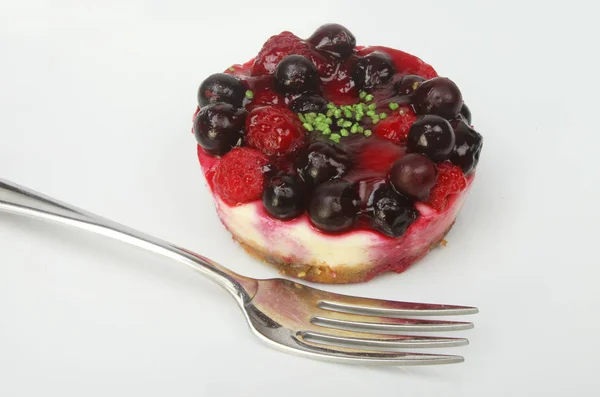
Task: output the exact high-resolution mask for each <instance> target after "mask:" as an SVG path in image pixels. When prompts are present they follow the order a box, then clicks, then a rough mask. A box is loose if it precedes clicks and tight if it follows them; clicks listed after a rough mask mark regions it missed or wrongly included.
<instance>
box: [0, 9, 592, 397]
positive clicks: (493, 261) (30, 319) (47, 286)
mask: <svg viewBox="0 0 600 397" xmlns="http://www.w3.org/2000/svg"><path fill="white" fill-rule="evenodd" d="M125 3H126V5H125ZM593 4H594V2H592V1H587V2H584V1H562V2H558V1H556V2H555V1H552V2H550V1H522V0H521V1H508V0H504V1H501V2H496V3H495V4H494V5H487V4H486V5H484V2H482V1H475V0H474V1H469V2H466V1H465V2H460V1H445V0H440V1H437V2H432V1H413V2H405V1H395V2H383V1H380V2H368V1H367V2H365V1H360V2H359V1H356V2H355V1H347V0H345V1H308V0H304V1H301V2H300V1H298V2H283V1H271V2H268V1H258V0H251V1H246V2H239V1H234V0H227V1H215V2H206V1H199V0H196V1H185V2H184V1H169V2H167V1H159V0H154V1H141V0H140V1H129V2H124V1H117V0H111V1H108V0H105V1H102V2H94V3H92V2H87V3H85V2H83V1H66V0H62V1H58V0H54V1H41V0H40V1H31V0H29V1H7V0H2V1H0V138H1V141H0V176H1V177H4V178H8V179H10V180H13V181H15V182H18V183H20V184H24V185H27V186H29V187H31V188H33V189H35V190H38V191H42V192H44V193H46V194H50V195H52V196H55V197H57V198H60V199H62V200H64V201H67V202H70V203H72V204H75V205H78V206H80V207H83V208H86V209H88V210H91V211H93V212H96V213H99V214H101V215H104V216H107V217H109V218H112V219H114V220H117V221H119V222H122V223H125V224H128V225H130V226H133V227H136V228H138V229H142V230H144V231H147V232H149V233H152V234H155V235H157V236H159V237H162V238H165V239H168V240H170V241H172V242H175V243H177V244H180V245H183V246H185V247H188V248H190V249H192V250H196V251H198V252H200V253H202V254H205V255H207V256H209V257H211V258H213V259H215V260H216V261H218V262H221V263H223V264H225V265H227V266H229V267H231V268H233V269H235V270H236V271H238V272H241V273H243V274H247V275H250V276H255V277H272V276H275V274H276V272H275V271H274V270H273V269H271V268H269V267H267V266H264V265H262V264H259V263H257V262H256V261H254V260H253V259H250V258H249V257H247V256H246V255H245V254H244V253H243V251H242V250H241V249H240V248H239V247H238V246H237V245H236V244H234V243H233V242H232V241H231V239H230V237H229V236H228V234H227V233H226V231H225V230H224V229H223V227H222V226H221V225H220V224H219V222H218V220H217V217H216V214H215V212H214V210H213V207H212V203H211V200H210V197H209V195H208V192H207V190H206V188H205V186H204V182H203V177H202V174H201V172H200V168H199V166H198V164H197V160H196V155H195V150H196V149H195V142H194V138H193V136H192V135H191V134H190V132H189V131H190V127H191V115H192V112H193V110H194V106H195V96H196V89H197V86H198V85H199V83H200V82H201V81H202V80H203V78H204V77H206V76H207V75H209V74H210V73H213V72H216V71H222V70H223V69H224V68H226V67H228V66H230V65H231V64H233V63H237V62H243V61H246V60H247V59H249V58H251V57H252V56H254V55H255V54H256V53H257V52H258V50H259V49H260V47H261V45H262V43H263V42H264V41H265V40H266V39H267V38H268V37H269V36H270V35H272V34H275V33H278V32H280V31H282V30H291V31H293V32H295V33H296V34H298V35H300V36H302V37H307V36H309V35H310V34H311V32H312V31H313V30H314V29H315V28H316V27H317V26H319V25H320V24H322V23H325V22H339V23H342V24H344V25H346V26H347V27H348V28H349V29H350V30H352V31H353V32H354V34H355V35H356V37H357V39H358V42H359V43H360V44H381V45H387V46H392V47H397V48H400V49H403V50H406V51H408V52H411V53H414V54H416V55H418V56H420V57H421V58H423V59H424V60H426V61H427V62H429V63H431V64H433V65H434V66H435V67H436V69H437V70H438V72H439V73H440V74H441V75H445V76H448V77H451V78H452V79H453V80H454V81H456V82H457V83H458V85H459V86H460V87H461V89H462V92H463V95H464V97H465V100H466V101H467V103H468V104H469V106H470V108H471V110H472V112H473V119H474V123H475V125H476V128H477V129H478V130H479V131H480V132H481V133H482V134H483V135H484V138H485V145H484V150H483V153H482V160H481V163H480V167H479V172H478V177H477V180H476V183H475V185H474V187H473V190H472V193H471V196H470V197H469V200H468V202H467V204H466V206H465V208H464V210H463V212H462V213H461V215H460V217H459V220H458V222H457V224H456V226H455V228H454V229H453V230H452V232H451V234H450V235H449V236H448V240H449V244H448V247H447V248H445V249H439V250H436V251H435V252H432V253H431V255H429V256H428V257H427V258H426V259H425V260H423V261H422V262H421V263H419V264H418V265H417V266H414V267H413V268H411V269H410V270H409V271H408V272H406V273H405V274H403V275H386V276H383V277H379V278H377V279H375V280H373V281H371V282H369V283H367V284H362V285H352V286H335V287H334V286H329V287H325V288H326V289H329V290H333V291H342V292H344V293H349V294H358V295H363V296H373V297H381V298H388V299H397V300H415V301H425V302H439V303H456V304H467V305H476V306H478V307H479V308H480V310H481V313H480V314H479V315H477V316H474V317H471V318H470V319H471V320H473V321H475V322H476V328H475V329H474V330H471V331H466V332H464V333H460V334H461V335H462V336H466V337H468V338H469V339H470V340H471V345H470V346H468V347H464V348H456V349H452V350H451V351H446V352H447V353H451V352H454V353H458V354H463V355H464V356H465V357H466V360H467V361H466V362H465V363H464V364H459V365H452V366H441V367H429V368H424V367H420V368H362V367H350V366H344V365H337V364H330V363H324V362H317V361H311V360H307V359H303V358H298V357H295V356H291V355H286V354H283V353H280V352H278V351H276V350H272V349H270V348H268V347H266V346H263V345H262V344H261V343H260V342H259V341H258V340H257V339H255V338H254V337H253V336H252V335H251V334H250V332H248V330H247V328H246V326H245V324H244V322H243V319H242V316H241V314H240V312H239V309H238V308H237V307H236V306H235V304H234V302H233V300H232V299H231V298H230V297H229V296H228V295H227V293H226V292H225V291H223V290H221V289H220V288H219V287H218V286H216V285H213V284H212V283H210V282H209V281H208V280H204V279H203V278H202V277H201V276H200V275H198V274H196V273H193V272H191V271H189V270H188V269H186V268H182V267H179V266H173V265H172V264H171V263H169V262H167V261H165V260H162V259H160V258H156V257H153V256H151V255H150V254H146V253H143V252H139V251H137V250H135V249H131V248H129V247H127V246H124V245H122V244H119V243H116V242H113V241H108V240H105V239H103V238H99V237H96V236H91V235H86V234H83V233H82V232H78V231H73V230H66V229H64V228H62V227H60V226H53V225H48V224H44V223H41V222H38V221H35V220H30V219H23V218H19V217H16V216H9V215H1V214H0V396H7V397H8V396H10V397H12V396H41V395H44V396H229V395H231V396H233V395H237V396H258V395H261V396H262V395H264V396H271V395H273V396H309V395H310V396H314V395H321V394H323V395H327V394H329V395H333V393H339V394H340V395H346V396H394V395H405V396H440V395H444V396H461V397H464V396H478V397H481V396H544V397H549V396H570V395H578V396H592V395H597V393H598V387H600V381H599V380H598V379H599V377H598V374H597V370H598V364H597V360H598V356H599V355H600V338H599V337H598V331H599V324H600V322H599V320H598V307H599V305H600V294H599V293H598V290H599V285H600V280H599V276H600V271H599V265H600V260H599V259H598V254H597V249H596V247H597V245H598V243H599V238H600V233H599V229H598V224H599V222H600V211H599V209H598V207H599V206H600V204H599V200H600V187H599V186H600V171H599V167H600V160H598V157H597V155H598V153H599V146H600V139H599V136H600V123H599V122H598V120H599V119H598V117H599V116H598V106H599V101H600V96H599V93H600V87H599V83H598V72H599V71H600V62H599V58H598V45H597V40H598V38H599V37H600V32H599V30H598V28H597V26H598V23H597V19H596V16H595V15H596V14H597V11H598V10H597V8H596V9H595V10H594V8H595V7H594V5H593Z"/></svg>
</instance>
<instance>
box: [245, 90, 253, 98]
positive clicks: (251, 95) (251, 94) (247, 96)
mask: <svg viewBox="0 0 600 397" xmlns="http://www.w3.org/2000/svg"><path fill="white" fill-rule="evenodd" d="M246 98H248V99H252V98H254V93H253V92H252V91H250V90H248V91H246Z"/></svg>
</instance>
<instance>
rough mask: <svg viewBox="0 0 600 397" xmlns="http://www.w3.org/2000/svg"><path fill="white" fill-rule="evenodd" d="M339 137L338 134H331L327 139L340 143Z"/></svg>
mask: <svg viewBox="0 0 600 397" xmlns="http://www.w3.org/2000/svg"><path fill="white" fill-rule="evenodd" d="M340 138H341V136H340V134H331V135H330V136H329V139H331V140H332V141H334V142H335V143H340Z"/></svg>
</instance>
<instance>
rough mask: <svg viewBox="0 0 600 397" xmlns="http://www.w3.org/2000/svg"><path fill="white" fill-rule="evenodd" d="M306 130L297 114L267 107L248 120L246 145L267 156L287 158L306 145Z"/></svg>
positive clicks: (254, 112) (258, 110) (253, 113)
mask: <svg viewBox="0 0 600 397" xmlns="http://www.w3.org/2000/svg"><path fill="white" fill-rule="evenodd" d="M304 139H305V137H304V129H303V127H302V123H301V122H300V119H298V116H297V115H296V113H294V112H292V111H291V110H288V109H286V108H279V107H271V106H265V107H261V108H256V109H254V110H253V111H252V112H251V113H250V114H249V115H248V117H247V118H246V143H247V144H248V146H250V147H253V148H255V149H258V150H260V151H261V152H262V153H264V154H265V155H267V156H285V155H288V154H290V153H292V152H294V151H296V150H298V149H299V148H300V147H301V146H302V145H303V143H304Z"/></svg>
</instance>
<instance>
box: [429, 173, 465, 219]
mask: <svg viewBox="0 0 600 397" xmlns="http://www.w3.org/2000/svg"><path fill="white" fill-rule="evenodd" d="M437 169H438V179H437V182H436V184H435V185H434V186H433V188H432V189H431V191H430V193H429V200H427V204H429V205H430V206H432V207H433V208H434V209H435V210H436V211H438V212H442V211H444V210H445V209H446V207H447V205H448V199H449V197H450V196H451V195H452V194H456V193H460V192H462V191H463V190H465V188H466V187H467V179H466V178H465V175H464V174H463V172H462V170H461V168H460V167H459V166H457V165H454V164H452V163H450V162H448V161H446V162H443V163H440V164H438V165H437Z"/></svg>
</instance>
